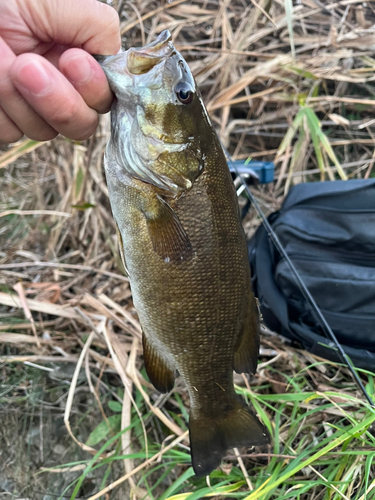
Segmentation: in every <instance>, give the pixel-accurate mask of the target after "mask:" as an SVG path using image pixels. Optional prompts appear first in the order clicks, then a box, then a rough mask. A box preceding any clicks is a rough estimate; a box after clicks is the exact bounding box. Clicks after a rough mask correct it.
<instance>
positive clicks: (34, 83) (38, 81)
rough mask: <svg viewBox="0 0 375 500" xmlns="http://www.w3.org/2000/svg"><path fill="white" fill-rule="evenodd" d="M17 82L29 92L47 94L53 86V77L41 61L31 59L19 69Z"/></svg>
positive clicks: (38, 94)
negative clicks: (51, 77)
mask: <svg viewBox="0 0 375 500" xmlns="http://www.w3.org/2000/svg"><path fill="white" fill-rule="evenodd" d="M17 83H18V84H20V85H21V86H22V87H23V88H24V89H25V90H26V91H27V92H31V93H32V94H35V95H37V96H40V95H43V94H46V93H47V92H48V91H49V90H50V87H51V79H50V76H49V74H48V73H47V71H46V70H45V69H44V67H43V65H42V64H41V63H40V62H39V61H30V62H28V63H26V64H25V65H24V66H22V68H21V69H20V70H19V71H18V75H17Z"/></svg>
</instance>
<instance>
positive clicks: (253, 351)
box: [233, 292, 259, 373]
mask: <svg viewBox="0 0 375 500" xmlns="http://www.w3.org/2000/svg"><path fill="white" fill-rule="evenodd" d="M249 295H250V297H249V301H248V305H247V308H246V312H245V314H244V318H243V323H242V332H241V333H240V338H239V341H238V343H237V345H236V348H235V351H234V356H233V368H234V370H235V371H236V372H237V373H255V372H256V368H257V362H258V353H259V314H258V308H257V305H256V302H255V298H254V296H253V294H252V293H251V292H250V293H249Z"/></svg>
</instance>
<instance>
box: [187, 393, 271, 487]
mask: <svg viewBox="0 0 375 500" xmlns="http://www.w3.org/2000/svg"><path fill="white" fill-rule="evenodd" d="M235 403H236V404H233V406H232V408H230V409H226V410H225V413H224V414H222V415H221V416H220V415H219V416H218V417H212V418H208V417H206V416H200V415H198V416H196V417H193V416H190V424H189V426H190V447H191V458H192V463H193V469H194V472H195V474H196V475H197V476H198V477H202V476H207V475H208V474H210V472H212V471H213V470H214V469H216V468H217V467H218V466H219V465H220V463H221V459H222V458H223V456H224V455H225V452H226V451H227V450H228V448H234V447H241V446H249V447H250V446H260V445H264V444H268V443H269V442H270V437H269V434H268V432H267V429H266V428H265V427H264V426H263V425H262V424H261V423H260V421H259V420H258V419H257V417H256V416H255V415H254V414H253V413H252V412H251V410H250V409H249V408H247V407H246V406H245V404H244V403H242V402H241V401H240V400H238V401H236V402H235Z"/></svg>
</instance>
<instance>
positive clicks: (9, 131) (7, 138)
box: [0, 127, 23, 144]
mask: <svg viewBox="0 0 375 500" xmlns="http://www.w3.org/2000/svg"><path fill="white" fill-rule="evenodd" d="M21 137H23V133H22V132H21V131H20V130H18V129H15V128H14V127H1V133H0V143H2V144H11V143H12V142H17V141H19V140H20V139H21Z"/></svg>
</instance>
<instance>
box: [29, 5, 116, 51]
mask: <svg viewBox="0 0 375 500" xmlns="http://www.w3.org/2000/svg"><path fill="white" fill-rule="evenodd" d="M23 9H24V10H25V11H24V12H22V15H23V18H24V20H25V21H26V23H27V24H28V26H29V27H31V26H32V31H33V32H34V34H35V35H36V36H38V37H39V39H40V40H43V41H44V42H48V41H53V42H55V43H58V44H61V45H69V46H71V47H80V48H83V49H84V50H86V51H87V52H90V53H91V54H103V55H109V54H116V53H117V52H118V51H119V50H120V47H121V36H120V28H119V24H120V23H119V17H118V14H117V12H116V10H115V9H114V8H113V7H110V6H109V5H107V4H105V3H101V2H99V1H97V0H64V1H60V2H59V1H57V2H56V1H55V2H51V0H26V1H24V2H23V7H22V10H23Z"/></svg>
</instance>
